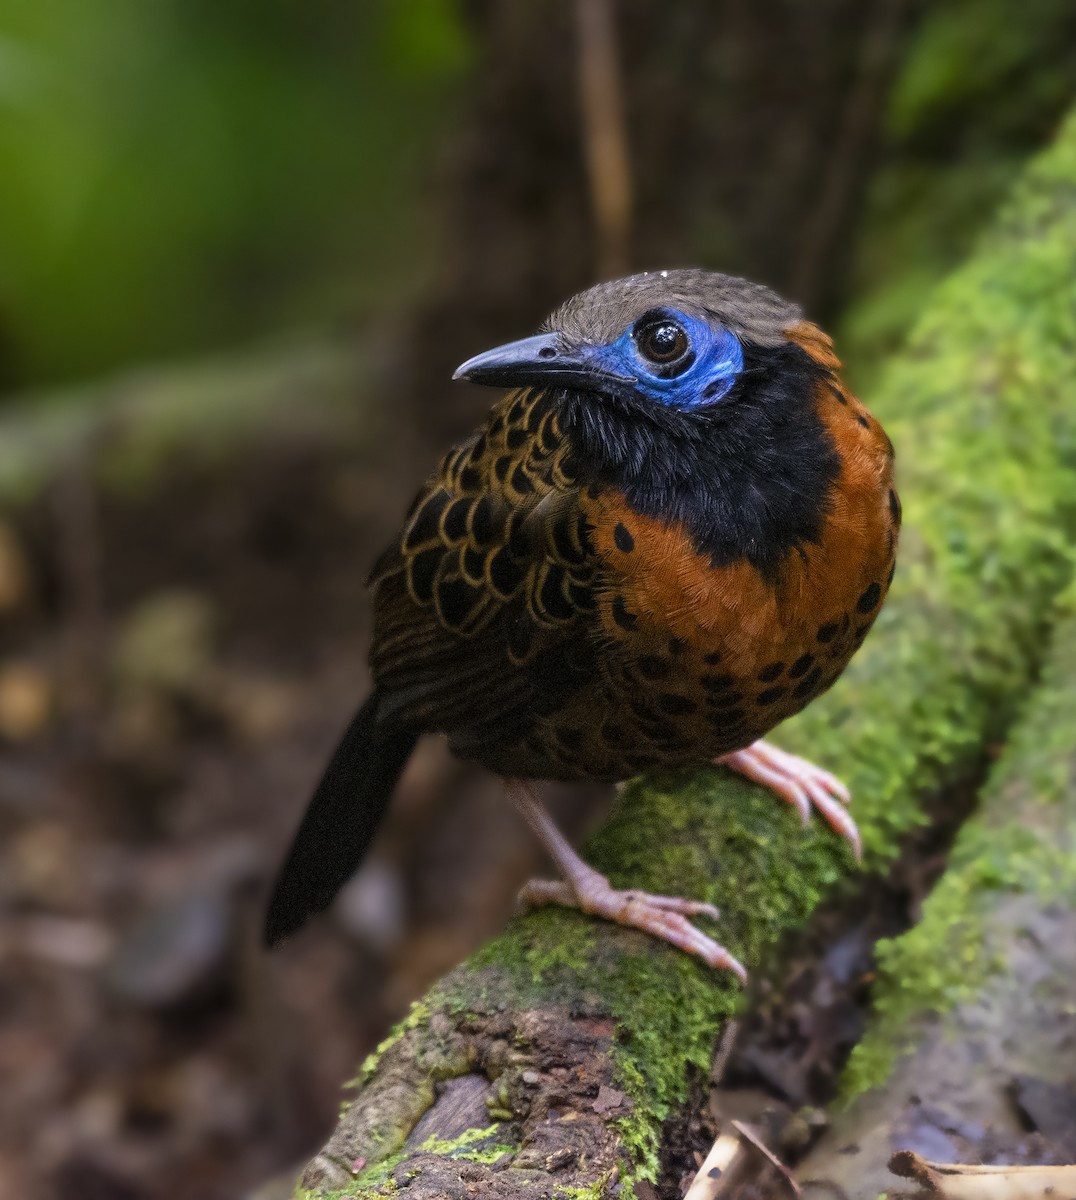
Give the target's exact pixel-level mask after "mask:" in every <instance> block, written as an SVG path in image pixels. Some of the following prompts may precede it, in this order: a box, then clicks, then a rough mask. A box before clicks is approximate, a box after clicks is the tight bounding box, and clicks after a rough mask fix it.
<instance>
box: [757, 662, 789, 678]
mask: <svg viewBox="0 0 1076 1200" xmlns="http://www.w3.org/2000/svg"><path fill="white" fill-rule="evenodd" d="M784 669H785V664H784V663H783V662H772V663H770V665H769V666H768V667H763V668H762V670H761V671H759V673H758V681H759V683H773V681H774V680H775V679H776V678H777V676H778V675H780V674H781V672H782V671H783V670H784Z"/></svg>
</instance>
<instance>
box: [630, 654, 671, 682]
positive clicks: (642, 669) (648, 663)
mask: <svg viewBox="0 0 1076 1200" xmlns="http://www.w3.org/2000/svg"><path fill="white" fill-rule="evenodd" d="M637 665H638V667H639V673H640V675H642V676H643V677H644V678H646V679H664V678H665V677H666V676H667V675H668V674H669V669H670V668H669V664H668V663H667V662H666V661H665V659H663V658H659V657H658V656H657V655H656V654H644V655H643V657H642V658H640V659H639V662H638V664H637Z"/></svg>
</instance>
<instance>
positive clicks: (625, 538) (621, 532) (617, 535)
mask: <svg viewBox="0 0 1076 1200" xmlns="http://www.w3.org/2000/svg"><path fill="white" fill-rule="evenodd" d="M613 542H614V543H615V544H616V548H617V549H618V550H620V551H621V552H622V553H624V554H630V553H631V552H632V551H633V550H634V549H635V539H634V538H633V537H632V536H631V533H630V532H629V530H628V528H627V526H626V525H623V524H622V523H621V522H620V521H617V523H616V528H615V529H614V530H613Z"/></svg>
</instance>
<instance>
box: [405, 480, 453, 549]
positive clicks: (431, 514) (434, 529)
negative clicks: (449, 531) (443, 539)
mask: <svg viewBox="0 0 1076 1200" xmlns="http://www.w3.org/2000/svg"><path fill="white" fill-rule="evenodd" d="M448 503H449V495H448V492H442V491H436V492H433V493H432V494H431V495H430V496H428V497H427V498H426V500H425V501H424V502H423V504H422V507H421V508H420V509H419V510H418V512H417V513H416V514H415V516H414V519H413V520H412V522H411V524H410V525H409V526H408V529H407V533H406V535H405V536H404V540H403V550H404V553H405V554H407V553H409V552H410V551H412V550H417V549H418V547H419V546H421V545H422V544H423V543H424V542H429V541H434V540H435V539H437V538H439V537H440V534H441V513H443V512H444V510H445V509H446V508H447V507H448Z"/></svg>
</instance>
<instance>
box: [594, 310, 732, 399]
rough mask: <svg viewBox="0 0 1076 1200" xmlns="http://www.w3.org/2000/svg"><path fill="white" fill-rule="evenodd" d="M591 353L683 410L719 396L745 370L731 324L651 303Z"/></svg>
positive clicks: (607, 369)
mask: <svg viewBox="0 0 1076 1200" xmlns="http://www.w3.org/2000/svg"><path fill="white" fill-rule="evenodd" d="M588 357H592V361H593V362H594V365H595V366H596V367H598V369H599V370H600V371H602V372H603V373H608V374H609V375H611V376H614V377H617V378H620V379H624V378H626V377H630V378H631V379H632V388H633V390H634V391H636V392H637V393H639V394H640V395H642V396H645V397H647V399H650V400H654V401H656V402H657V403H658V404H663V405H665V406H667V407H669V408H675V409H679V410H681V411H690V410H692V409H698V408H706V407H708V406H709V405H711V404H716V403H717V402H718V401H719V400H721V399H722V398H723V397H724V396H725V395H726V394H727V392H728V391H729V389H730V388H731V387H732V385H733V384H734V383H735V382H736V379H737V378H738V377H739V375H740V373H741V372H742V371H743V347H742V346H741V345H740V342H739V339H738V338H736V337H735V336H734V335H733V334H731V333H730V332H729V331H728V330H727V329H724V328H723V327H722V326H720V325H717V324H715V323H711V322H710V321H707V320H706V319H704V318H702V317H692V316H688V315H687V314H686V313H682V312H678V311H677V310H676V309H652V310H651V311H650V312H648V313H645V314H644V315H643V316H642V317H640V318H639V320H637V321H635V322H634V323H633V324H632V325H631V326H630V327H629V328H628V329H626V330H625V331H624V332H623V333H622V334H621V335H620V337H618V338H617V340H616V341H615V342H613V343H612V345H609V346H601V347H594V348H593V349H592V350H591V351H590V353H589V355H588Z"/></svg>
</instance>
